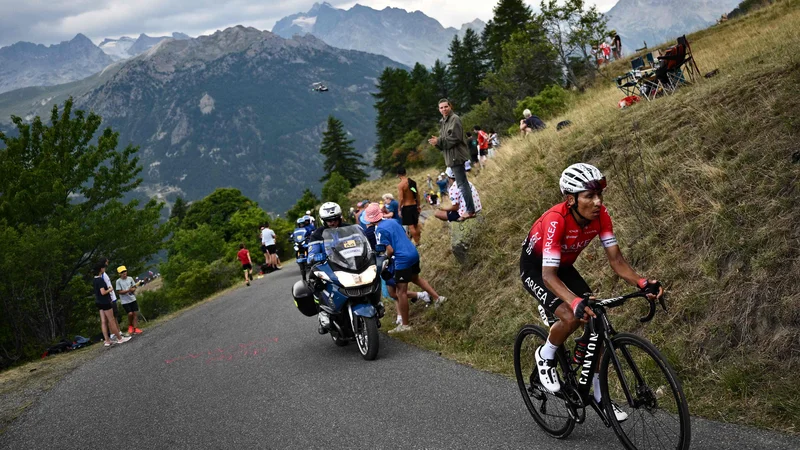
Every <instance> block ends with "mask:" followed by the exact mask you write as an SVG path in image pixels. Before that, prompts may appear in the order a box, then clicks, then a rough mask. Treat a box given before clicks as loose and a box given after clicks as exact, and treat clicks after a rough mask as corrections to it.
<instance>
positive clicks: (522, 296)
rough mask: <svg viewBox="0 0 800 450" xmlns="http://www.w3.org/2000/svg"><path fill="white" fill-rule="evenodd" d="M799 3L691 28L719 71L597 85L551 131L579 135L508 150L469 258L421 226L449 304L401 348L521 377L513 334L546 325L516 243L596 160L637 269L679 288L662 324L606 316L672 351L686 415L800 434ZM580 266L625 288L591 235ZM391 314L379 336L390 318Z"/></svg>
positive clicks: (545, 137) (700, 58)
mask: <svg viewBox="0 0 800 450" xmlns="http://www.w3.org/2000/svg"><path fill="white" fill-rule="evenodd" d="M798 6H800V1H797V0H785V1H783V2H779V3H777V4H775V5H774V6H772V7H769V8H764V9H762V10H760V11H758V12H756V13H753V14H751V15H748V16H745V17H743V18H740V19H736V20H731V21H728V22H726V23H725V24H722V25H719V26H715V27H713V28H711V29H708V30H704V31H702V32H700V33H696V34H694V35H690V36H689V39H690V42H691V44H692V48H693V50H694V54H695V58H696V59H697V62H698V64H699V65H700V69H701V71H702V72H703V73H706V72H709V71H711V70H712V69H719V70H720V73H719V75H717V76H716V77H714V78H711V79H703V80H701V81H700V82H699V83H697V84H696V85H693V86H687V87H685V88H682V89H680V90H679V91H678V92H677V93H676V94H675V95H672V96H669V97H664V98H659V99H657V100H655V101H653V102H651V103H647V102H642V103H640V104H637V105H635V106H634V107H632V108H629V109H626V110H618V109H617V108H616V102H617V101H618V100H619V98H621V96H622V95H621V94H620V92H619V91H618V90H616V89H615V87H614V86H613V85H611V84H602V85H599V86H598V87H595V88H593V89H590V90H589V91H587V92H586V93H585V94H584V95H582V96H581V97H580V98H579V100H578V102H577V104H576V105H575V106H574V107H573V109H572V110H570V111H568V112H567V113H566V114H564V115H563V116H562V117H558V118H555V119H553V120H552V121H551V123H557V122H558V121H560V120H565V119H568V120H571V121H572V123H573V125H572V127H570V128H568V129H566V130H564V131H562V132H558V133H557V132H556V131H555V130H554V129H553V128H554V127H552V126H551V127H549V128H548V129H547V130H545V131H543V132H540V133H537V134H536V135H533V136H530V137H529V138H528V139H523V138H519V137H514V138H509V139H506V140H505V141H504V142H503V147H502V148H501V149H500V150H499V151H498V156H497V157H496V158H495V159H494V160H492V161H491V163H490V167H489V168H488V169H487V171H486V172H484V173H482V174H481V175H479V176H477V177H471V178H470V180H471V181H473V183H474V184H475V185H476V187H477V188H478V190H479V192H480V195H481V201H482V203H483V208H484V210H483V213H482V215H483V216H484V220H483V221H482V222H480V229H479V231H480V232H479V237H478V238H477V239H476V240H475V241H474V242H471V249H470V254H469V259H468V261H467V262H466V264H464V265H460V264H458V263H457V262H456V260H455V258H454V257H453V255H452V253H451V251H450V239H449V234H448V228H447V227H448V226H449V225H447V224H443V223H441V222H439V221H436V220H431V221H428V222H427V223H426V224H425V229H424V232H423V235H422V242H421V245H420V247H419V250H420V254H421V257H422V264H421V265H422V269H423V273H422V275H423V277H425V278H426V279H427V280H428V281H429V282H431V284H432V285H433V286H434V288H435V289H436V290H437V291H439V292H440V293H442V294H443V295H446V296H448V297H449V298H450V301H449V302H448V303H446V304H445V305H444V306H443V307H442V308H440V309H438V310H432V309H430V308H429V309H426V310H422V309H421V307H420V306H415V305H412V307H411V316H412V324H413V326H414V330H413V331H412V332H411V333H406V334H404V335H402V336H400V337H399V339H402V340H404V341H406V342H409V343H412V344H415V345H419V346H421V347H425V348H428V349H431V350H435V351H438V352H441V353H442V354H443V355H445V356H448V357H450V358H453V359H456V360H458V361H461V362H463V363H466V364H470V365H472V366H475V367H478V368H481V369H485V370H490V371H493V372H498V373H502V374H506V375H508V376H513V375H512V374H513V367H512V366H513V361H512V346H513V341H514V337H515V335H516V332H517V330H518V329H519V328H520V327H521V326H522V325H523V324H525V323H536V322H538V321H539V319H538V313H537V311H536V304H535V302H534V300H533V299H531V298H530V296H529V295H528V294H527V293H525V291H524V290H523V289H522V285H521V283H520V281H519V278H518V264H519V255H520V244H521V242H522V240H523V239H524V237H525V235H526V234H527V232H528V230H529V229H530V226H531V225H532V223H533V221H534V220H536V218H538V217H539V216H540V215H541V214H542V213H543V212H544V211H545V210H546V209H548V208H549V207H550V206H552V205H553V204H555V203H557V202H559V201H561V196H560V194H559V192H558V177H559V175H560V173H561V170H563V168H564V167H566V166H568V165H569V164H571V163H574V162H578V161H585V162H590V163H593V164H595V165H597V166H598V167H600V168H601V170H603V171H604V173H605V174H606V175H607V177H608V179H609V188H608V190H607V191H606V196H605V201H606V204H607V206H608V208H609V210H610V212H611V215H612V217H613V218H614V224H615V232H616V234H617V237H618V239H619V241H620V243H621V246H622V249H623V252H624V254H625V256H626V258H627V259H628V260H629V262H630V263H631V264H632V265H633V266H634V267H635V268H636V269H637V270H638V271H640V272H641V273H644V274H647V275H650V276H654V277H658V278H659V279H661V280H664V282H665V285H666V288H667V291H668V301H667V303H668V305H669V307H670V310H669V312H668V313H663V312H661V313H659V314H658V315H656V318H655V319H654V320H653V322H651V323H649V324H644V325H642V324H640V323H638V320H637V318H638V317H640V316H642V315H644V312H645V311H646V307H645V306H644V305H643V304H637V303H635V302H632V303H629V304H627V305H625V307H622V308H619V309H617V310H614V311H612V313H611V315H612V321H613V323H614V325H615V327H616V329H617V330H619V331H628V332H635V333H637V334H641V335H643V336H645V337H647V338H648V339H650V340H651V341H653V343H654V344H655V345H656V346H657V347H658V348H659V349H660V350H661V351H662V353H664V355H665V356H666V357H667V358H668V359H669V360H670V361H671V363H672V365H673V366H674V367H675V369H676V370H677V371H678V374H679V377H680V378H681V380H682V382H683V387H684V391H685V392H686V395H687V397H688V400H689V409H690V411H691V413H692V414H693V415H699V416H703V417H707V418H710V419H715V420H721V421H726V422H734V423H741V424H747V425H754V426H758V427H762V428H771V429H776V430H781V431H786V432H791V433H797V432H798V431H800V430H798V427H800V383H797V382H796V380H795V379H794V377H793V374H794V373H796V372H797V371H798V370H800V350H798V348H800V276H799V275H800V227H798V226H797V223H798V222H800V187H799V186H798V181H799V180H800V147H798V142H800V97H798V93H799V92H800V54H798V52H797V51H796V49H797V48H798V46H800V8H798ZM436 170H437V169H433V168H432V169H428V170H426V169H422V170H418V171H417V173H418V174H423V173H431V174H434V173H436ZM439 170H441V169H439ZM412 177H414V175H413V174H412ZM415 179H417V181H418V183H419V182H420V179H424V178H423V177H422V176H420V175H417V177H416V178H415ZM387 183H388V184H387ZM391 184H396V181H394V179H390V180H379V181H376V182H370V183H366V184H364V185H362V186H359V187H357V188H356V189H355V190H354V197H353V199H354V200H355V196H358V197H359V198H360V197H366V198H370V199H377V198H378V197H379V195H380V194H382V193H383V191H385V189H386V187H387V185H391ZM388 192H392V193H393V192H394V191H393V190H389V191H388ZM456 226H458V225H456ZM576 267H577V268H578V269H579V271H580V272H581V274H583V276H584V277H585V278H586V279H587V281H588V282H589V284H590V285H591V286H592V287H593V288H594V289H595V292H596V293H597V294H598V295H611V294H616V293H624V292H628V291H629V290H631V287H630V286H627V285H625V284H624V283H622V282H621V280H619V279H618V278H617V277H616V276H615V275H614V274H613V272H612V271H611V269H610V268H609V267H608V264H607V262H606V259H605V255H604V252H603V250H602V248H601V246H600V245H599V244H598V243H596V242H595V243H593V244H592V245H591V246H590V247H589V248H587V249H586V250H585V251H584V252H583V254H582V256H581V258H580V259H579V261H578V264H577V265H576ZM387 309H388V312H387V316H386V318H385V319H384V321H385V322H384V324H383V325H384V330H386V329H390V328H391V327H392V322H393V320H394V316H395V312H394V308H393V307H392V306H391V304H390V307H389V308H387ZM570 345H571V344H570Z"/></svg>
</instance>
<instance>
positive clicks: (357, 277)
mask: <svg viewBox="0 0 800 450" xmlns="http://www.w3.org/2000/svg"><path fill="white" fill-rule="evenodd" d="M322 238H323V242H324V248H325V254H314V255H312V257H314V258H315V259H317V260H316V261H310V262H309V263H310V264H311V266H310V268H309V273H310V274H311V276H309V280H308V282H307V283H306V282H303V281H298V282H297V283H295V284H294V287H293V288H292V296H293V297H294V300H295V305H296V306H297V308H298V309H299V310H300V312H302V313H303V314H304V315H306V316H308V317H311V316H314V315H316V314H317V313H319V314H320V325H321V326H323V327H327V330H328V332H329V333H330V335H331V339H333V342H334V344H336V345H337V346H339V347H343V346H345V345H347V344H348V343H349V342H351V341H355V342H356V344H357V345H358V350H359V351H360V352H361V356H362V357H363V358H364V359H365V360H367V361H371V360H373V359H375V358H376V357H377V356H378V349H379V346H380V342H379V334H378V328H379V327H380V321H379V319H380V318H381V317H383V314H384V308H383V304H382V303H381V284H380V277H378V263H377V262H376V256H375V253H374V252H373V251H372V249H371V247H370V245H369V242H368V241H367V238H366V236H364V233H363V232H362V231H361V228H360V227H358V226H357V225H344V226H341V227H338V228H326V229H325V230H324V231H323V236H322ZM323 333H324V331H323Z"/></svg>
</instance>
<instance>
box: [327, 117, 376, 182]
mask: <svg viewBox="0 0 800 450" xmlns="http://www.w3.org/2000/svg"><path fill="white" fill-rule="evenodd" d="M353 142H354V141H353V140H352V139H347V133H346V132H345V131H344V125H343V124H342V121H341V120H339V119H337V118H335V117H333V116H328V129H327V130H326V131H325V132H324V133H323V134H322V144H321V145H320V149H319V152H320V153H322V155H323V156H325V163H324V164H323V166H322V169H323V170H324V171H325V175H324V176H323V177H322V178H321V179H320V181H326V180H328V179H329V178H330V177H331V174H332V173H333V172H337V173H338V174H339V175H341V176H343V177H344V178H345V179H346V180H347V181H348V182H349V183H350V186H351V187H352V186H355V185H357V184H359V183H361V182H362V181H364V180H366V179H367V174H366V172H364V171H363V170H361V167H362V166H366V165H367V164H365V163H364V158H363V157H362V156H361V155H359V154H358V153H356V151H355V148H353V145H352V144H353Z"/></svg>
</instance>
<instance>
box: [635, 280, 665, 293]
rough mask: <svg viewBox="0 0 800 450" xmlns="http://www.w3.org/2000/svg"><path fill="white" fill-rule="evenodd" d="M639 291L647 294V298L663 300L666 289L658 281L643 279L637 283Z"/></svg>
mask: <svg viewBox="0 0 800 450" xmlns="http://www.w3.org/2000/svg"><path fill="white" fill-rule="evenodd" d="M637 285H638V286H639V289H641V290H642V291H644V292H645V293H647V298H661V297H662V296H663V295H664V288H663V287H661V283H660V282H659V281H658V280H648V279H647V278H642V279H640V280H639V282H638V283H637Z"/></svg>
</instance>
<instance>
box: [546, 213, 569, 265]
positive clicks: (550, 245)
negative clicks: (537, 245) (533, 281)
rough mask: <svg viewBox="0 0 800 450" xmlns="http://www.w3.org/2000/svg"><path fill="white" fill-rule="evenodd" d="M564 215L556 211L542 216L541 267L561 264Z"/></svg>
mask: <svg viewBox="0 0 800 450" xmlns="http://www.w3.org/2000/svg"><path fill="white" fill-rule="evenodd" d="M565 228H566V227H565V224H564V217H563V216H561V215H560V214H557V213H550V214H545V216H544V217H542V232H543V234H544V238H543V239H542V267H558V266H560V265H561V244H562V241H563V240H564V230H565Z"/></svg>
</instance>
